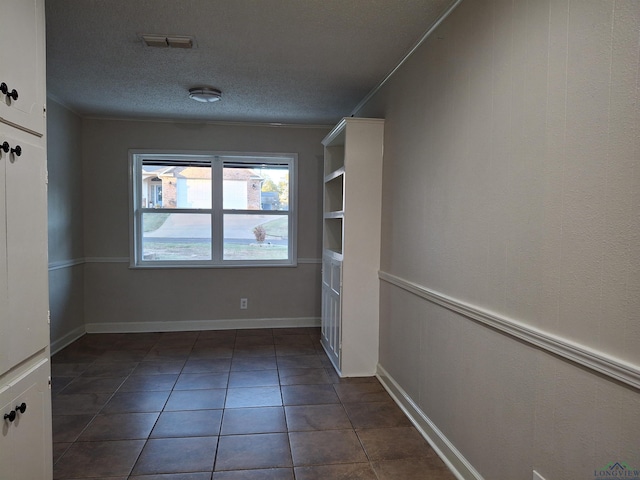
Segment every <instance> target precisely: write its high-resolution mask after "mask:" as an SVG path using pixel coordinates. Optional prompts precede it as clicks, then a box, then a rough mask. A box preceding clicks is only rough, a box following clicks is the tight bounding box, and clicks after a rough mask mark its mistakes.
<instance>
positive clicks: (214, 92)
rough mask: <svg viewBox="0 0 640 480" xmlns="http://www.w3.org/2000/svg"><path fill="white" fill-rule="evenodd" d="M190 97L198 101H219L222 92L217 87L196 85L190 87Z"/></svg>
mask: <svg viewBox="0 0 640 480" xmlns="http://www.w3.org/2000/svg"><path fill="white" fill-rule="evenodd" d="M189 98H191V99H193V100H195V101H196V102H203V103H211V102H217V101H218V100H220V99H221V98H222V92H221V91H220V90H218V89H216V88H209V87H194V88H190V89H189Z"/></svg>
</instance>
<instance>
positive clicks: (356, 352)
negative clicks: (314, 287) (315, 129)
mask: <svg viewBox="0 0 640 480" xmlns="http://www.w3.org/2000/svg"><path fill="white" fill-rule="evenodd" d="M383 134H384V120H381V119H371V118H345V119H343V120H342V121H341V122H340V123H339V124H338V125H337V126H336V127H335V128H334V129H333V130H332V131H331V132H330V133H329V135H327V137H326V138H325V139H324V140H323V141H322V143H323V145H324V147H325V148H324V175H325V176H324V202H323V203H324V207H323V208H324V218H323V242H322V243H323V255H322V257H323V258H322V338H321V342H322V345H323V347H324V349H325V351H326V352H327V354H328V355H329V358H330V359H331V361H332V362H333V365H334V366H335V368H336V370H337V371H338V373H339V374H340V375H341V376H343V377H354V376H369V375H373V374H375V372H376V367H377V363H378V321H379V319H378V308H379V306H378V303H379V300H378V299H379V282H378V270H379V268H380V221H381V209H382V198H381V197H382V154H383Z"/></svg>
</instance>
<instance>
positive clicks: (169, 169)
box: [141, 162, 211, 208]
mask: <svg viewBox="0 0 640 480" xmlns="http://www.w3.org/2000/svg"><path fill="white" fill-rule="evenodd" d="M151 163H152V164H151ZM141 200H142V205H141V206H142V208H211V167H210V166H208V165H186V166H176V165H169V164H167V165H159V164H158V162H149V163H145V162H143V164H142V190H141Z"/></svg>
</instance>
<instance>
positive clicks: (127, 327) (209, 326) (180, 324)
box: [85, 317, 320, 333]
mask: <svg viewBox="0 0 640 480" xmlns="http://www.w3.org/2000/svg"><path fill="white" fill-rule="evenodd" d="M319 326H320V317H300V318H241V319H228V320H183V321H174V322H113V323H87V324H86V325H85V329H86V331H87V333H139V332H180V331H194V330H230V329H247V328H287V327H319Z"/></svg>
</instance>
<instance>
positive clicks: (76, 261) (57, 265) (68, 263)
mask: <svg viewBox="0 0 640 480" xmlns="http://www.w3.org/2000/svg"><path fill="white" fill-rule="evenodd" d="M85 263H129V257H85V258H73V259H71V260H59V261H57V262H51V263H49V271H52V270H60V269H62V268H69V267H75V266H76V265H83V264H85ZM297 263H298V264H303V265H306V264H320V263H322V259H321V258H298V260H297ZM282 266H290V265H282ZM294 266H295V265H294Z"/></svg>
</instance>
